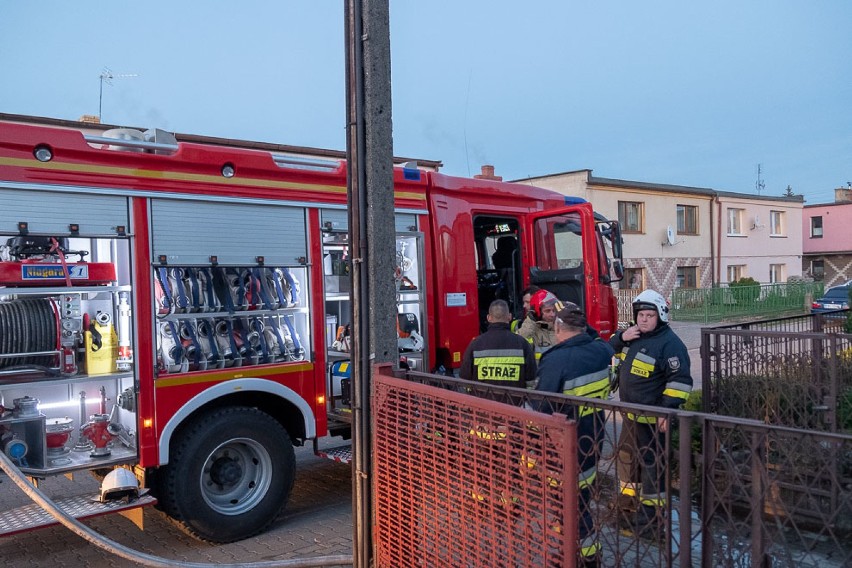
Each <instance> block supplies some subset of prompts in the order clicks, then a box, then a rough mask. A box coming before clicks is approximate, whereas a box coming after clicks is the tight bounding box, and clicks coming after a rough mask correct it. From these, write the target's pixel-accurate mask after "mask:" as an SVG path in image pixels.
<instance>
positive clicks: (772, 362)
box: [701, 310, 852, 433]
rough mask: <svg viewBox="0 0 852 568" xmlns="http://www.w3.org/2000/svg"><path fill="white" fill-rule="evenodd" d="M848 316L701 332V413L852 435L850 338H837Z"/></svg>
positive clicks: (821, 316)
mask: <svg viewBox="0 0 852 568" xmlns="http://www.w3.org/2000/svg"><path fill="white" fill-rule="evenodd" d="M847 313H848V310H846V311H844V312H838V313H833V314H829V315H826V314H819V315H807V316H799V317H787V318H779V319H772V320H762V321H755V322H748V323H740V324H733V325H725V326H717V327H710V328H703V329H702V330H701V362H702V375H701V376H702V377H704V378H705V380H704V381H703V383H702V384H703V393H702V394H703V401H702V402H703V410H704V411H706V412H713V413H715V414H722V415H725V416H737V417H741V418H757V419H760V420H762V421H763V422H766V423H768V424H778V425H781V426H789V427H792V428H808V429H816V430H822V431H827V432H837V431H843V430H846V431H847V432H848V433H852V335H849V334H846V333H842V332H843V330H844V326H845V324H846V321H847V320H846V314H847Z"/></svg>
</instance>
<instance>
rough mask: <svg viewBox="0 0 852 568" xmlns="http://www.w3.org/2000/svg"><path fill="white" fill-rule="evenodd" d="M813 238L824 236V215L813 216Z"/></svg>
mask: <svg viewBox="0 0 852 568" xmlns="http://www.w3.org/2000/svg"><path fill="white" fill-rule="evenodd" d="M811 238H812V239H821V238H822V216H819V217H811Z"/></svg>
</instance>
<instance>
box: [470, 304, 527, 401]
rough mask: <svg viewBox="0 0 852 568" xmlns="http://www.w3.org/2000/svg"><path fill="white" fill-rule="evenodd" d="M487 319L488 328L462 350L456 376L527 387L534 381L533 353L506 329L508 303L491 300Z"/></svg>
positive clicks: (521, 340) (525, 343) (509, 316)
mask: <svg viewBox="0 0 852 568" xmlns="http://www.w3.org/2000/svg"><path fill="white" fill-rule="evenodd" d="M487 319H488V330H487V331H486V332H485V333H483V334H482V335H480V336H479V337H477V338H476V339H474V340H473V341H471V342H470V345H468V346H467V349H466V350H465V352H464V358H463V359H462V365H461V369H460V370H459V376H460V377H461V378H463V379H467V380H469V381H482V382H483V383H489V384H493V385H501V386H505V387H518V388H524V387H526V386H527V383H528V382H529V383H532V382H533V381H534V380H535V372H536V362H535V353H534V352H533V349H532V347H531V346H530V344H529V343H527V342H526V341H525V340H524V339H523V338H522V337H520V336H518V335H516V334H514V333H512V331H511V330H510V329H509V322H510V321H512V314H511V312H510V311H509V304H507V303H506V301H505V300H494V301H493V302H491V305H490V306H489V307H488V316H487Z"/></svg>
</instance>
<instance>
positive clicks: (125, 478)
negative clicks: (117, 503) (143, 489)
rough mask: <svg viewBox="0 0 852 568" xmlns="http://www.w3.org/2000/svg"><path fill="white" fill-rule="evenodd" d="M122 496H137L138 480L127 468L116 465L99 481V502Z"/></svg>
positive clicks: (133, 497)
mask: <svg viewBox="0 0 852 568" xmlns="http://www.w3.org/2000/svg"><path fill="white" fill-rule="evenodd" d="M124 497H129V498H130V499H131V500H132V499H136V498H137V497H139V480H138V479H136V476H135V475H133V472H132V471H130V470H129V469H124V468H123V467H117V468H115V469H114V470H112V471H111V472H109V473H108V474H107V475H106V477H104V480H103V481H102V482H101V495H100V502H101V503H106V502H107V501H110V500H115V499H123V498H124Z"/></svg>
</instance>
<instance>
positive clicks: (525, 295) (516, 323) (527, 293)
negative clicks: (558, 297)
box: [511, 285, 541, 333]
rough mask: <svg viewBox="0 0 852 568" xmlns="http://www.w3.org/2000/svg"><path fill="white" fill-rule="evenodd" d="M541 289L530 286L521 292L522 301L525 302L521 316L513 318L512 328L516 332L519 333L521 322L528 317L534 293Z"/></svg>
mask: <svg viewBox="0 0 852 568" xmlns="http://www.w3.org/2000/svg"><path fill="white" fill-rule="evenodd" d="M539 290H541V288H539V287H538V286H535V285H533V286H530V287H529V288H524V291H523V292H521V301H522V302H523V303H524V308H523V311H522V312H521V316H520V317H519V318H518V319H515V320H512V325H511V329H512V331H514V332H515V333H518V330H519V328H520V327H521V324H522V323H523V322H524V320H525V319H527V316H528V315H529V313H530V300H531V299H532V295H533V294H535V293H536V292H538V291H539Z"/></svg>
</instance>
